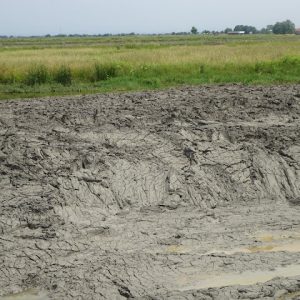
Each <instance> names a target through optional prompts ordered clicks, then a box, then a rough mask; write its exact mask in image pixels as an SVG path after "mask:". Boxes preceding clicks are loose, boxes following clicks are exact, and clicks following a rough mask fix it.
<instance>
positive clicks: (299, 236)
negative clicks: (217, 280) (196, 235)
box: [166, 231, 300, 255]
mask: <svg viewBox="0 0 300 300" xmlns="http://www.w3.org/2000/svg"><path fill="white" fill-rule="evenodd" d="M251 238H252V239H253V240H256V241H259V242H261V244H259V245H257V246H256V245H255V246H251V247H241V248H234V249H230V250H225V249H224V250H223V249H213V250H211V251H208V252H205V253H204V254H202V255H210V254H225V255H234V254H236V253H259V252H281V251H285V252H291V253H295V252H300V233H299V232H292V231H286V232H285V231H274V232H259V233H257V234H256V235H255V236H252V237H251ZM197 248H198V247H197V245H196V246H191V245H190V246H187V245H171V246H168V247H167V249H166V251H167V252H168V253H171V254H183V253H192V252H198V250H199V249H197Z"/></svg>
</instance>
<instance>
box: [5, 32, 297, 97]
mask: <svg viewBox="0 0 300 300" xmlns="http://www.w3.org/2000/svg"><path fill="white" fill-rule="evenodd" d="M229 82H236V83H245V84H270V83H300V36H296V35H286V36H276V35H247V36H228V35H220V36H210V35H209V36H208V35H207V36H205V35H204V36H191V35H183V36H177V35H172V36H167V35H164V36H159V35H158V36H126V37H85V38H78V37H60V38H57V37H53V38H51V37H49V38H11V39H0V99H6V98H22V97H34V96H44V95H64V94H83V93H94V92H107V91H125V90H139V89H154V88H163V87H169V86H177V85H183V84H203V83H229Z"/></svg>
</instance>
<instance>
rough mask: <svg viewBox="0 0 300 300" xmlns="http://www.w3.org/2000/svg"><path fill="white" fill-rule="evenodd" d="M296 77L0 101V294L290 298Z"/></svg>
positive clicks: (298, 137)
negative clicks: (292, 81) (282, 81)
mask: <svg viewBox="0 0 300 300" xmlns="http://www.w3.org/2000/svg"><path fill="white" fill-rule="evenodd" d="M299 118H300V85H294V86H270V87H249V86H247V87H245V86H240V85H224V86H203V87H185V88H180V89H170V90H167V91H160V92H139V93H127V94H107V95H93V96H78V97H64V98H47V99H34V100H19V101H2V102H1V103H0V124H1V127H0V299H2V300H8V299H19V300H25V299H28V300H29V299H30V300H31V299H32V300H38V299H40V300H44V299H145V300H146V299H148V300H150V299H153V300H154V299H205V300H211V299H220V300H225V299H289V300H295V299H300V119H299Z"/></svg>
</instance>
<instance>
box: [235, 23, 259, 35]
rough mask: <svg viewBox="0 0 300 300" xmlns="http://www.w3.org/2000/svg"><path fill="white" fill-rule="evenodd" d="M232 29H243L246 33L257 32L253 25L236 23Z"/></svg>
mask: <svg viewBox="0 0 300 300" xmlns="http://www.w3.org/2000/svg"><path fill="white" fill-rule="evenodd" d="M234 31H245V33H246V34H249V33H257V29H256V28H255V27H254V26H248V25H236V26H235V27H234Z"/></svg>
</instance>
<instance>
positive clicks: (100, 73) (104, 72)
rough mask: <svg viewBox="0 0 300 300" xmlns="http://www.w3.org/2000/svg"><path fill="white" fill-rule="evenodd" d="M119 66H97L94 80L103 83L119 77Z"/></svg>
mask: <svg viewBox="0 0 300 300" xmlns="http://www.w3.org/2000/svg"><path fill="white" fill-rule="evenodd" d="M117 71H118V69H117V66H116V65H114V64H95V66H94V73H93V77H92V80H93V81H101V80H108V79H109V78H112V77H116V76H117Z"/></svg>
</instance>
